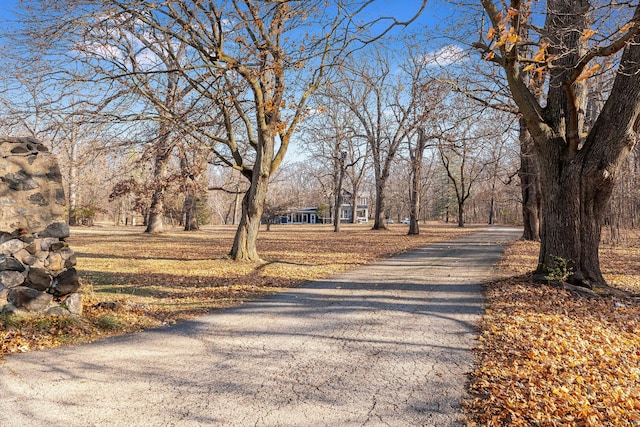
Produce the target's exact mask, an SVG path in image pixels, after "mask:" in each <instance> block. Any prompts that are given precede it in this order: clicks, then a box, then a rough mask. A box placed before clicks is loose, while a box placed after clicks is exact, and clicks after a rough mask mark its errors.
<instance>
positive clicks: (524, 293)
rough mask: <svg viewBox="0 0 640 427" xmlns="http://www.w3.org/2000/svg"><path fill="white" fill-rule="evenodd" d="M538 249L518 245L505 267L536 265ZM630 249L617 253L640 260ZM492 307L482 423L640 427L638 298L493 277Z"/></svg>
mask: <svg viewBox="0 0 640 427" xmlns="http://www.w3.org/2000/svg"><path fill="white" fill-rule="evenodd" d="M608 251H611V248H609V249H605V250H603V253H609V252H608ZM536 254H537V245H536V244H533V243H530V242H529V243H527V242H518V243H516V244H515V245H514V246H512V247H511V248H510V249H509V250H508V251H507V253H506V255H505V259H504V260H503V261H502V263H501V265H502V267H503V268H506V267H508V268H509V269H511V270H512V271H514V272H522V271H527V270H528V271H531V270H533V268H534V267H535V261H536ZM625 254H626V258H625V257H624V256H622V253H621V252H618V253H617V254H616V255H615V256H616V258H617V259H621V260H624V261H626V263H628V264H629V265H631V264H637V258H634V256H635V255H634V252H633V251H627V252H625ZM608 256H610V255H605V257H604V259H607V257H608ZM605 265H606V261H605ZM621 265H622V264H621ZM605 270H606V268H605ZM488 307H489V308H488V310H487V314H486V316H485V318H484V320H483V322H482V325H481V334H480V337H479V340H480V342H479V345H478V349H477V362H478V363H477V368H476V369H475V370H474V372H473V374H472V382H471V385H470V390H471V394H472V398H471V399H469V401H467V402H466V406H465V407H466V410H467V412H468V413H469V414H470V418H471V419H473V420H474V423H473V424H475V425H482V426H505V425H509V426H638V425H640V306H639V305H638V304H635V303H633V302H630V301H616V300H612V299H608V298H606V299H586V298H576V297H574V296H572V295H571V294H569V293H568V292H567V291H565V290H562V289H557V288H553V287H550V286H546V285H539V284H536V283H534V282H533V281H532V280H531V276H530V275H520V276H518V277H512V278H508V279H504V280H500V281H498V282H496V283H492V284H491V285H490V286H489V289H488Z"/></svg>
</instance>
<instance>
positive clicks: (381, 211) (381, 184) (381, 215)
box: [373, 178, 387, 230]
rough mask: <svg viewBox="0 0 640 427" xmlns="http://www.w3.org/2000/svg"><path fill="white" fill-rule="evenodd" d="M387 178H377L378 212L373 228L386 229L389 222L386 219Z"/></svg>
mask: <svg viewBox="0 0 640 427" xmlns="http://www.w3.org/2000/svg"><path fill="white" fill-rule="evenodd" d="M386 184H387V182H386V180H384V179H380V178H376V214H375V220H374V222H373V230H386V229H387V224H386V221H385V202H386V201H385V197H384V189H385V187H386Z"/></svg>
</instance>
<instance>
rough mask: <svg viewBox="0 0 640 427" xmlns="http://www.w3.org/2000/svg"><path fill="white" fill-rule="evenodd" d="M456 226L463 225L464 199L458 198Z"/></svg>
mask: <svg viewBox="0 0 640 427" xmlns="http://www.w3.org/2000/svg"><path fill="white" fill-rule="evenodd" d="M458 227H461V228H462V227H464V200H462V201H460V200H458Z"/></svg>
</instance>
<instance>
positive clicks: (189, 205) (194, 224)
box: [183, 192, 200, 231]
mask: <svg viewBox="0 0 640 427" xmlns="http://www.w3.org/2000/svg"><path fill="white" fill-rule="evenodd" d="M183 211H184V231H195V230H199V229H200V226H199V224H198V215H197V209H196V197H195V195H194V194H193V193H191V192H189V193H188V194H187V195H186V196H185V198H184V204H183Z"/></svg>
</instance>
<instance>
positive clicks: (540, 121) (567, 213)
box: [481, 0, 640, 286]
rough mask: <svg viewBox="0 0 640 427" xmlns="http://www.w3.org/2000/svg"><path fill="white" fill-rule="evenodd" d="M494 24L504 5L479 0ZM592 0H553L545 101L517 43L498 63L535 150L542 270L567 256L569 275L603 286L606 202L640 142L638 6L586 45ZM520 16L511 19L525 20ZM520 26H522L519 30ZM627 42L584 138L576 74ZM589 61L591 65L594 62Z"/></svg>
mask: <svg viewBox="0 0 640 427" xmlns="http://www.w3.org/2000/svg"><path fill="white" fill-rule="evenodd" d="M481 1H482V4H483V6H484V8H485V10H486V11H487V13H488V15H489V17H490V19H491V21H492V25H494V27H496V28H497V27H498V26H499V25H500V22H499V21H500V16H501V14H500V12H499V11H498V9H497V8H496V6H495V4H494V2H493V1H491V0H481ZM591 7H592V6H591V5H590V4H589V2H587V1H584V0H548V1H547V18H546V21H545V28H544V34H545V40H544V42H545V43H546V44H547V45H548V47H549V48H548V54H549V55H550V56H551V57H552V58H554V59H553V67H551V68H550V69H549V81H548V84H547V85H546V87H547V88H548V91H547V96H546V105H545V107H542V106H541V105H540V103H539V102H538V97H537V96H536V95H534V94H533V93H531V91H530V89H529V88H528V87H527V83H526V81H525V76H523V73H521V72H520V65H521V64H520V63H519V58H520V57H519V55H518V46H516V45H513V46H501V47H500V54H501V57H502V58H501V65H502V66H503V68H504V70H505V74H506V77H507V81H508V84H509V87H510V89H511V93H512V96H513V99H514V101H515V102H516V104H517V105H518V107H519V108H520V111H521V114H522V118H523V120H524V121H525V123H526V126H527V129H528V130H529V132H530V133H531V136H532V138H533V140H534V143H535V146H536V152H537V155H538V166H539V170H540V188H541V196H542V221H541V231H540V238H541V247H540V254H539V259H538V262H539V266H538V271H540V272H544V271H547V270H548V268H549V267H554V266H556V261H555V260H556V259H557V258H558V257H559V258H563V259H564V260H566V261H568V262H569V263H570V267H571V268H572V270H573V272H574V273H573V275H572V278H571V280H572V282H573V283H574V284H578V285H581V286H592V285H605V281H604V278H603V276H602V273H601V271H600V262H599V258H598V248H599V244H600V237H601V228H602V225H603V220H604V216H605V212H606V207H607V202H608V200H609V198H610V196H611V192H612V189H613V186H614V183H615V179H616V175H617V173H618V171H619V169H620V166H621V165H622V163H623V161H624V159H625V158H626V157H627V155H628V154H629V153H630V151H631V150H632V148H633V147H634V145H635V143H636V138H637V134H636V131H637V125H636V122H637V121H638V116H639V114H640V73H639V69H638V64H640V44H639V42H640V37H639V36H638V32H639V29H638V23H640V6H636V10H635V14H634V17H633V19H632V21H635V22H634V25H633V26H630V28H631V29H629V30H628V31H622V32H620V34H622V35H618V36H615V35H614V36H612V39H615V38H616V37H618V38H617V39H616V40H613V41H612V42H611V44H610V45H608V46H602V47H601V48H600V49H599V50H597V51H595V50H592V51H591V55H592V56H590V53H589V52H588V51H587V42H586V40H587V39H586V38H584V37H583V34H585V32H586V30H589V29H591V26H592V25H591V16H590V13H591ZM519 22H520V21H517V20H516V19H515V18H514V20H512V21H511V24H512V25H520V24H519ZM516 30H518V29H516ZM621 49H623V54H622V56H621V59H620V65H619V69H618V73H617V74H616V77H615V80H614V84H613V88H612V90H611V92H610V94H609V97H608V99H607V100H606V102H605V104H604V107H603V109H602V111H601V112H600V114H599V115H598V118H597V120H596V121H595V123H594V125H593V127H592V128H591V129H590V130H589V132H588V134H586V137H585V133H584V131H585V127H584V122H585V117H584V111H585V100H586V90H585V82H584V81H583V80H584V79H578V77H579V76H580V75H582V74H583V73H584V72H585V70H586V69H587V67H588V66H590V63H589V60H591V59H593V58H594V57H596V56H608V55H613V54H615V53H616V52H618V51H619V50H621ZM591 65H592V64H591Z"/></svg>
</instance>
